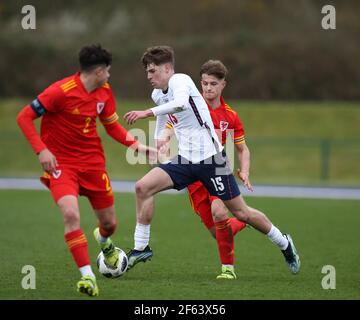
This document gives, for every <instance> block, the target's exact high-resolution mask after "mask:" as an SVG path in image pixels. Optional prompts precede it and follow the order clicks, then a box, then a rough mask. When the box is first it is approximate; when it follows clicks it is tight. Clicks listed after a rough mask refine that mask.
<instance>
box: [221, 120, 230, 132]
mask: <svg viewBox="0 0 360 320" xmlns="http://www.w3.org/2000/svg"><path fill="white" fill-rule="evenodd" d="M228 126H229V122H226V121H220V129H221V131H225V130H226V129H227V128H228Z"/></svg>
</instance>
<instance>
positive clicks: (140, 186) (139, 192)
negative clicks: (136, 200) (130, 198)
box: [135, 180, 150, 198]
mask: <svg viewBox="0 0 360 320" xmlns="http://www.w3.org/2000/svg"><path fill="white" fill-rule="evenodd" d="M149 191H150V190H149V188H148V186H147V185H146V183H144V182H143V181H142V180H139V181H137V182H136V183H135V192H136V196H138V197H140V198H147V197H149V196H150V193H149Z"/></svg>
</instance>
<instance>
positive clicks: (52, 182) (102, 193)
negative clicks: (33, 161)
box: [40, 167, 114, 209]
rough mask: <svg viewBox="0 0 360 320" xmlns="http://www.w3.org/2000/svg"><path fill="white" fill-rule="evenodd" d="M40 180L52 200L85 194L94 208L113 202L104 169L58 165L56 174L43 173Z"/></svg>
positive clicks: (104, 206) (109, 205)
mask: <svg viewBox="0 0 360 320" xmlns="http://www.w3.org/2000/svg"><path fill="white" fill-rule="evenodd" d="M40 181H41V182H42V183H43V184H44V185H45V186H46V187H48V188H49V189H50V191H51V195H52V197H53V199H54V201H55V202H56V203H57V202H58V201H59V199H60V198H62V197H63V196H66V195H73V196H75V197H77V196H79V195H80V196H85V197H87V198H88V199H89V201H90V203H91V206H92V207H93V208H94V209H104V208H108V207H111V206H112V205H113V204H114V195H113V192H112V188H111V184H110V179H109V177H108V175H107V173H106V171H103V170H101V171H96V170H83V169H74V168H64V167H58V168H57V170H56V174H55V173H54V174H52V175H49V174H48V173H46V172H45V173H44V175H43V176H42V177H41V178H40Z"/></svg>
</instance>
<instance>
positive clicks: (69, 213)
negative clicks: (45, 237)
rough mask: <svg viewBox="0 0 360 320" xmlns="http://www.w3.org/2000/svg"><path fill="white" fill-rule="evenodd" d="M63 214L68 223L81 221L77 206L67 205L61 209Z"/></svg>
mask: <svg viewBox="0 0 360 320" xmlns="http://www.w3.org/2000/svg"><path fill="white" fill-rule="evenodd" d="M61 211H62V213H63V216H64V222H65V223H66V224H71V225H73V224H76V223H79V222H80V214H79V211H78V210H77V209H76V208H73V207H65V208H62V209H61Z"/></svg>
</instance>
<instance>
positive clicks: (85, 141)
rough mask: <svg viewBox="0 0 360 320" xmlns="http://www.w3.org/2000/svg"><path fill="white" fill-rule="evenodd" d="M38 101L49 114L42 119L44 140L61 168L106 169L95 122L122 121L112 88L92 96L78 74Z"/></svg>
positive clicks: (61, 82) (107, 87)
mask: <svg viewBox="0 0 360 320" xmlns="http://www.w3.org/2000/svg"><path fill="white" fill-rule="evenodd" d="M38 100H39V101H40V103H41V104H42V105H43V107H44V108H45V109H46V110H47V112H46V113H45V114H44V115H43V117H42V119H41V139H42V141H43V142H44V143H45V144H46V146H47V147H48V148H49V150H50V151H51V152H52V153H53V154H54V155H55V157H56V158H57V161H58V163H59V165H62V166H64V165H65V166H68V167H76V168H82V169H94V168H96V169H97V170H103V169H105V156H104V150H103V147H102V144H101V140H100V137H99V135H98V133H97V130H96V119H97V117H99V118H100V121H101V122H102V123H103V124H105V125H106V124H111V123H114V122H116V121H117V120H118V118H119V117H118V115H117V114H116V108H115V99H114V96H113V94H112V90H111V88H110V86H109V84H107V83H106V84H105V85H104V86H103V87H101V88H97V89H95V90H93V91H92V92H90V93H89V92H87V91H86V89H85V87H84V85H83V84H82V82H81V80H80V73H76V74H74V75H72V76H70V77H67V78H65V79H63V80H60V81H57V82H55V83H53V84H52V85H50V86H49V87H48V88H47V89H45V90H44V91H43V92H42V93H41V94H40V95H39V96H38Z"/></svg>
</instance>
